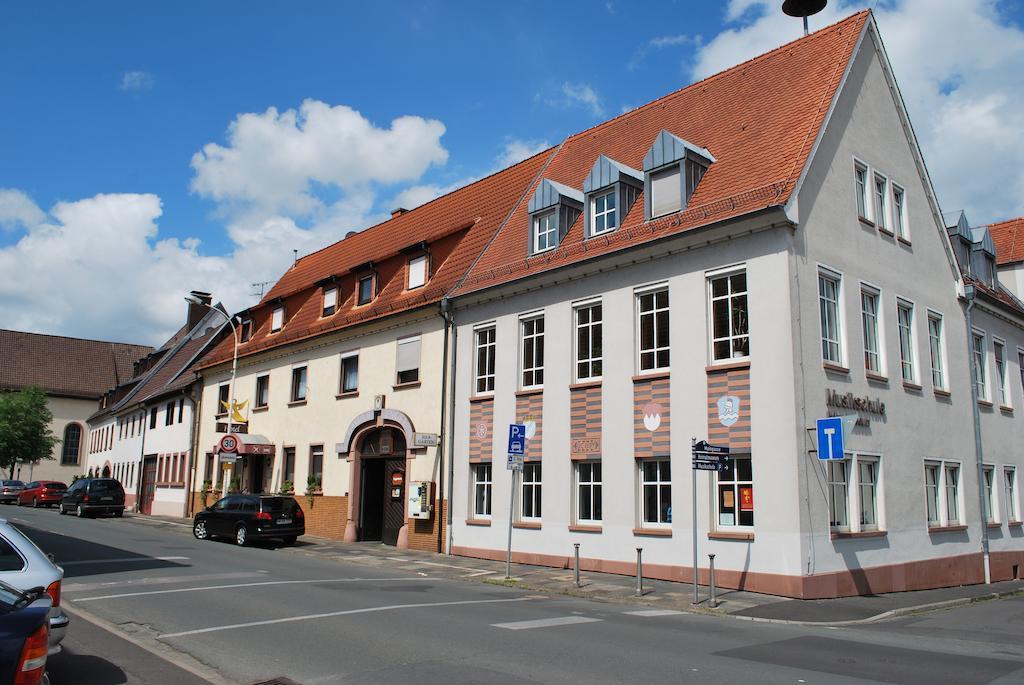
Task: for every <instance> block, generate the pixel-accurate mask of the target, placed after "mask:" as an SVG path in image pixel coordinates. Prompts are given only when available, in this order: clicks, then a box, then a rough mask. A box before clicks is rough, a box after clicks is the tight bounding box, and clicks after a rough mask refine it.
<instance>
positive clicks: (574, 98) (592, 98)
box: [561, 81, 604, 117]
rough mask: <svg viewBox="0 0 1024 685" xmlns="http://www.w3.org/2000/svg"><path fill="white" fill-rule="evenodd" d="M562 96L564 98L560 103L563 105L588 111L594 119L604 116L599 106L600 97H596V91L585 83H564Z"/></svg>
mask: <svg viewBox="0 0 1024 685" xmlns="http://www.w3.org/2000/svg"><path fill="white" fill-rule="evenodd" d="M562 95H563V96H564V99H563V100H562V101H561V102H562V104H563V105H567V106H573V105H575V106H580V107H583V108H585V109H589V110H590V113H591V115H593V116H594V117H602V116H604V107H603V106H602V105H601V98H600V96H598V94H597V91H595V90H594V89H593V88H592V87H590V86H589V85H587V84H586V83H570V82H569V81H566V82H565V83H563V84H562Z"/></svg>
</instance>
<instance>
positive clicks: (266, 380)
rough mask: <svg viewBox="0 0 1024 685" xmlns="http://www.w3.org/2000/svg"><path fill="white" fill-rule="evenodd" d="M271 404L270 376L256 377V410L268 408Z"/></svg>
mask: <svg viewBox="0 0 1024 685" xmlns="http://www.w3.org/2000/svg"><path fill="white" fill-rule="evenodd" d="M268 404H270V375H269V374H264V375H262V376H256V402H255V403H254V406H255V407H256V408H260V407H266V406H267V405H268Z"/></svg>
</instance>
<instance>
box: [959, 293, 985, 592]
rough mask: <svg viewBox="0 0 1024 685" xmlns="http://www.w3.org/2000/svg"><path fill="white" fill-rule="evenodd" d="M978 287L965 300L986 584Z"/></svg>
mask: <svg viewBox="0 0 1024 685" xmlns="http://www.w3.org/2000/svg"><path fill="white" fill-rule="evenodd" d="M976 295H977V287H976V286H975V285H974V284H973V283H965V284H964V299H966V300H967V355H968V357H969V359H970V372H971V410H972V412H973V416H974V456H975V458H976V460H977V466H978V504H979V508H980V509H981V558H982V564H983V566H984V571H985V584H986V585H987V584H989V583H991V582H992V570H991V568H992V567H991V565H990V560H989V544H988V519H989V514H990V512H989V511H988V507H989V503H988V497H987V496H986V495H987V493H986V488H985V460H984V454H983V452H982V445H981V411H980V410H979V409H978V399H979V397H978V372H979V368H978V362H977V360H976V359H975V358H974V325H973V321H972V318H971V312H972V310H973V309H974V298H975V296H976Z"/></svg>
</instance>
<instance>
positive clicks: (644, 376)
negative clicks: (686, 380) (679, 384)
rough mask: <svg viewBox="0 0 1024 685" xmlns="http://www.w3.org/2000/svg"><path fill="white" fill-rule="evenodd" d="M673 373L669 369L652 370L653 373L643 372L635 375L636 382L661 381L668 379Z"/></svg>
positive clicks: (634, 380)
mask: <svg viewBox="0 0 1024 685" xmlns="http://www.w3.org/2000/svg"><path fill="white" fill-rule="evenodd" d="M671 375H672V374H671V373H670V372H669V371H652V372H651V373H641V374H638V375H636V376H633V382H634V383H643V382H644V381H660V380H662V379H667V378H669V377H670V376H671Z"/></svg>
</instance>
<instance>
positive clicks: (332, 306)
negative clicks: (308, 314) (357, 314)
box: [321, 288, 338, 316]
mask: <svg viewBox="0 0 1024 685" xmlns="http://www.w3.org/2000/svg"><path fill="white" fill-rule="evenodd" d="M337 309H338V289H337V288H324V306H323V312H322V313H321V316H330V315H331V314H333V313H334V312H335V311H337Z"/></svg>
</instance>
